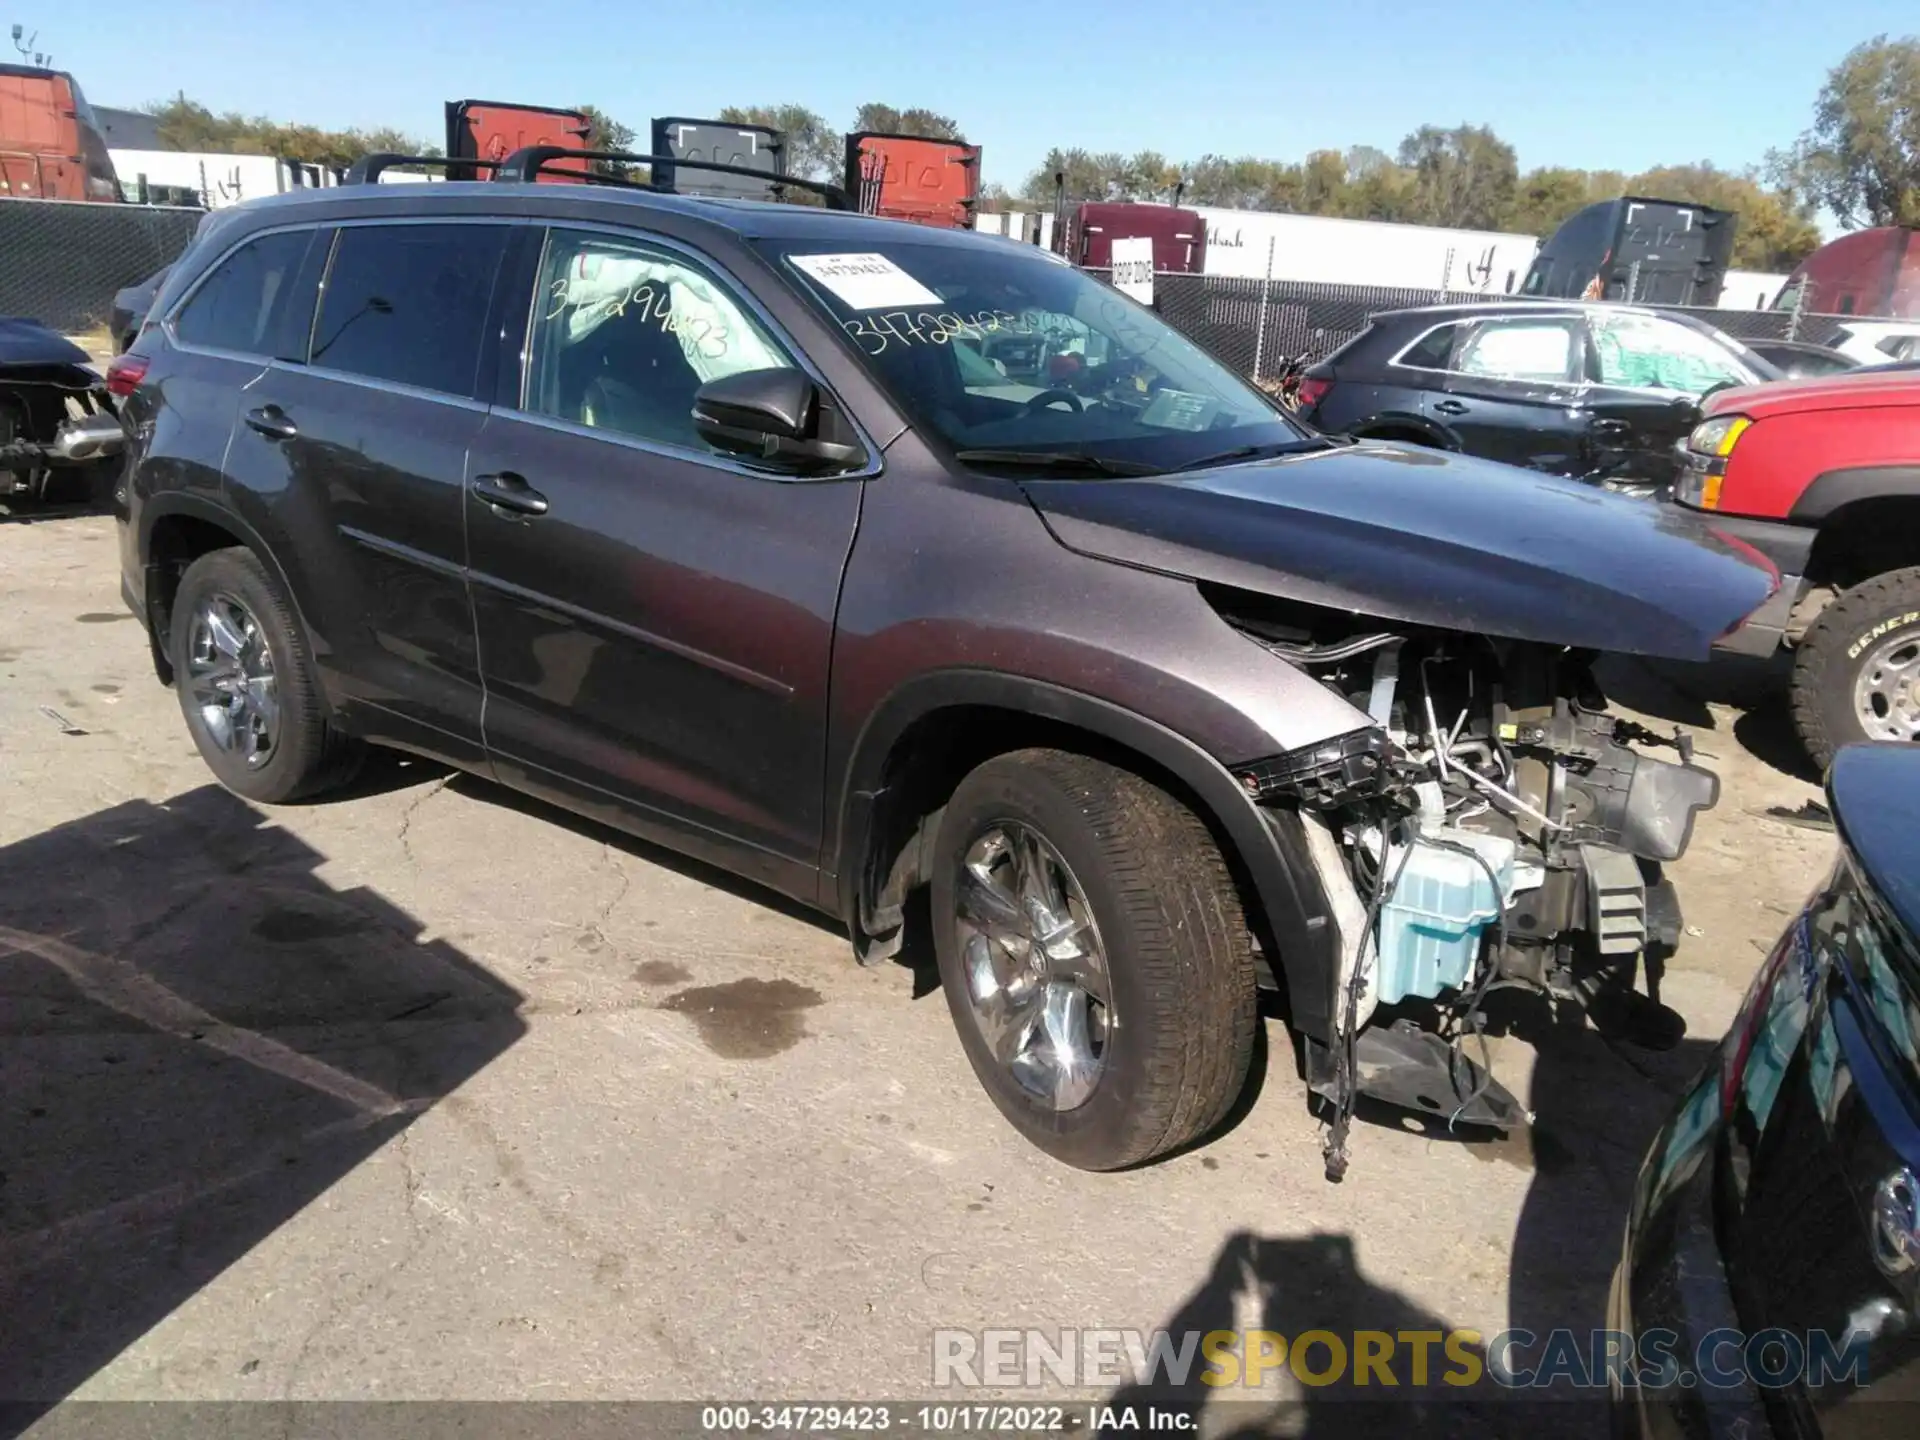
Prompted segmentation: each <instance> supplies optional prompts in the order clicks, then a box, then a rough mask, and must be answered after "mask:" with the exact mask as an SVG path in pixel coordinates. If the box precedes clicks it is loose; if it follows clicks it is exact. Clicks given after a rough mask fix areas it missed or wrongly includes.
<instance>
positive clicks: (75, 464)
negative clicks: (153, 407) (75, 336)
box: [0, 318, 125, 504]
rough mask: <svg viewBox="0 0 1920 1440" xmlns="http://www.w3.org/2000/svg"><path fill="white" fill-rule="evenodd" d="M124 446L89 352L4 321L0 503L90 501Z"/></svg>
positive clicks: (28, 325) (0, 327)
mask: <svg viewBox="0 0 1920 1440" xmlns="http://www.w3.org/2000/svg"><path fill="white" fill-rule="evenodd" d="M124 445H125V435H124V433H123V431H122V429H121V425H120V419H119V416H118V415H116V414H115V413H114V408H113V400H112V397H111V396H110V395H109V394H108V393H107V389H106V386H105V384H104V383H103V382H102V380H101V378H100V376H99V375H98V374H97V373H95V371H94V370H93V368H92V366H91V365H90V364H89V363H88V360H87V354H86V352H85V351H84V350H81V349H80V348H79V347H78V346H76V345H74V344H73V343H72V342H70V341H68V340H66V339H65V338H63V337H62V336H59V335H56V334H54V333H53V332H52V331H50V330H48V329H46V328H45V327H43V326H41V325H38V324H35V323H34V322H32V321H27V320H13V319H6V318H0V502H3V501H7V500H10V499H16V498H24V499H25V500H27V501H29V502H31V503H33V504H40V503H43V502H46V501H55V500H60V499H63V498H65V499H82V498H85V497H86V496H87V495H88V494H90V493H91V492H92V491H93V490H94V489H96V488H97V482H98V478H99V477H100V476H101V475H102V474H105V473H111V471H112V468H113V462H114V461H115V460H116V459H117V457H118V456H119V455H120V453H121V450H122V449H123V447H124Z"/></svg>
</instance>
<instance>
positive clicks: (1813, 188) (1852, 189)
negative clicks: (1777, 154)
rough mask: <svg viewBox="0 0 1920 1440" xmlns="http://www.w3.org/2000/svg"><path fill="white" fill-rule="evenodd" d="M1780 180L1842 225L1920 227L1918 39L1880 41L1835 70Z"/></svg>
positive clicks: (1782, 164)
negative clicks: (1824, 208)
mask: <svg viewBox="0 0 1920 1440" xmlns="http://www.w3.org/2000/svg"><path fill="white" fill-rule="evenodd" d="M1776 169H1777V172H1778V174H1779V176H1780V178H1782V179H1784V180H1786V181H1788V182H1789V183H1791V184H1792V185H1793V186H1794V187H1795V188H1796V189H1798V190H1800V191H1801V192H1803V193H1804V194H1806V195H1807V196H1808V197H1809V198H1810V199H1812V200H1813V201H1814V202H1816V203H1817V204H1821V205H1825V206H1826V207H1827V208H1828V209H1829V210H1831V211H1832V212H1833V213H1834V214H1835V215H1837V216H1839V217H1840V221H1841V223H1842V224H1844V225H1846V226H1848V227H1850V228H1851V227H1853V226H1856V225H1915V226H1920V37H1909V38H1907V39H1904V40H1889V39H1887V37H1886V36H1885V35H1877V36H1875V37H1874V38H1873V39H1872V40H1869V41H1867V43H1866V44H1864V45H1858V46H1855V47H1854V48H1853V49H1852V50H1850V51H1848V52H1847V57H1846V58H1845V59H1844V60H1842V61H1841V62H1840V63H1839V64H1838V65H1837V66H1835V67H1834V69H1833V70H1832V72H1831V73H1829V74H1828V76H1827V83H1826V84H1825V85H1824V86H1823V87H1821V90H1820V97H1819V99H1818V100H1817V101H1816V102H1815V104H1814V111H1813V128H1812V129H1810V130H1808V131H1807V132H1806V134H1804V135H1802V136H1801V137H1800V142H1799V144H1798V145H1796V146H1795V147H1794V149H1793V151H1792V153H1791V154H1790V155H1789V156H1786V157H1784V158H1781V159H1779V160H1777V161H1776Z"/></svg>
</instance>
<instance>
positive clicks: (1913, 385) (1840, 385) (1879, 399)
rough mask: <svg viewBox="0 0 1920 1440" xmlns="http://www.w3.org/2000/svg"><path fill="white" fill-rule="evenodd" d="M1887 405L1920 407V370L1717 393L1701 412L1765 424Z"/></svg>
mask: <svg viewBox="0 0 1920 1440" xmlns="http://www.w3.org/2000/svg"><path fill="white" fill-rule="evenodd" d="M1886 405H1911V406H1916V407H1920V370H1867V371H1856V370H1843V371H1841V372H1840V373H1839V374H1838V375H1823V376H1820V377H1819V378H1818V379H1810V380H1781V381H1777V382H1775V383H1774V384H1771V385H1746V386H1741V387H1739V388H1737V389H1731V390H1716V391H1714V392H1713V394H1711V395H1709V396H1708V397H1707V399H1706V403H1705V404H1704V405H1702V406H1701V407H1700V408H1701V413H1702V414H1703V415H1706V416H1714V415H1750V416H1752V417H1753V418H1754V419H1755V420H1764V419H1765V418H1766V417H1767V416H1769V415H1789V414H1793V413H1796V412H1799V411H1803V410H1859V409H1862V408H1864V407H1868V406H1872V407H1875V408H1878V407H1880V406H1886Z"/></svg>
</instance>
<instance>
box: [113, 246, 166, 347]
mask: <svg viewBox="0 0 1920 1440" xmlns="http://www.w3.org/2000/svg"><path fill="white" fill-rule="evenodd" d="M172 269H173V267H172V266H171V265H162V266H161V267H160V268H159V269H158V270H156V271H154V272H153V274H151V275H149V276H148V277H147V278H146V279H144V280H142V281H141V282H140V283H139V284H137V285H128V286H125V287H124V288H122V289H120V290H117V291H115V292H114V296H113V309H112V311H111V312H110V313H109V315H108V317H107V330H108V333H109V334H111V335H112V336H113V353H114V354H116V355H124V354H126V353H127V351H128V350H130V349H132V348H133V342H134V341H135V340H136V339H137V338H138V337H139V334H140V327H141V326H142V325H144V324H146V323H147V312H148V311H149V310H151V309H152V308H153V297H154V296H155V295H158V294H159V293H160V287H161V286H162V285H164V284H166V282H167V272H168V271H170V270H172Z"/></svg>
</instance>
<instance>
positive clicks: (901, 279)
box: [791, 255, 942, 310]
mask: <svg viewBox="0 0 1920 1440" xmlns="http://www.w3.org/2000/svg"><path fill="white" fill-rule="evenodd" d="M791 259H792V260H793V263H794V264H795V265H797V266H799V267H800V269H802V270H804V271H806V272H807V274H809V275H811V276H812V277H813V278H814V279H816V280H818V281H819V282H820V283H821V284H822V285H824V286H826V287H827V289H829V290H831V291H832V292H833V293H834V294H835V295H838V296H839V297H840V298H841V299H842V300H843V301H845V302H846V303H847V304H848V305H850V306H851V307H852V308H853V309H855V310H881V309H885V308H886V307H887V306H890V305H938V304H940V303H942V302H941V299H940V297H939V296H938V295H936V294H934V293H933V291H931V290H929V289H927V287H926V286H924V285H922V284H921V283H920V282H919V281H918V280H916V279H914V278H913V276H911V275H909V274H908V273H907V272H906V271H904V270H902V269H901V268H900V267H899V266H898V265H896V264H894V263H893V261H891V260H889V259H888V258H887V257H886V256H884V255H795V256H792V257H791Z"/></svg>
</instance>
